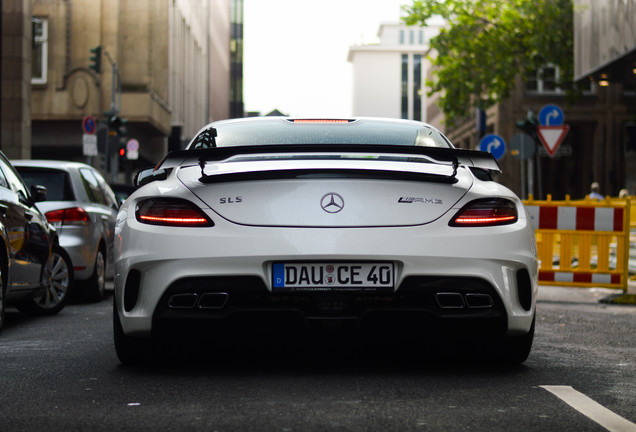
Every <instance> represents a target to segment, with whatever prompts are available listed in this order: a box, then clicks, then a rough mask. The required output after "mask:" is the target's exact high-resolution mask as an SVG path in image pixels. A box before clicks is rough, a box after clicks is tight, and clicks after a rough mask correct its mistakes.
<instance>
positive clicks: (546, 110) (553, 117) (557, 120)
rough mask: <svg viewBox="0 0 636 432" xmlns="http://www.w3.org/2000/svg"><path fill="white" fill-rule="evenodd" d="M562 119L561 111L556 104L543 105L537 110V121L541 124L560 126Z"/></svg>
mask: <svg viewBox="0 0 636 432" xmlns="http://www.w3.org/2000/svg"><path fill="white" fill-rule="evenodd" d="M563 120H564V118H563V111H561V108H559V107H558V106H556V105H553V104H548V105H545V106H544V107H543V108H541V111H539V123H540V124H541V126H561V125H562V124H563Z"/></svg>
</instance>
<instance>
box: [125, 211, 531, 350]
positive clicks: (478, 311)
mask: <svg viewBox="0 0 636 432" xmlns="http://www.w3.org/2000/svg"><path fill="white" fill-rule="evenodd" d="M215 224H216V225H215V226H214V227H211V228H205V229H193V228H172V227H171V228H170V229H165V228H163V227H155V226H150V225H142V224H139V223H138V222H136V220H135V219H134V216H132V217H127V216H126V215H125V214H122V213H121V212H120V222H119V224H118V227H117V230H116V236H115V244H116V260H115V278H114V282H115V301H116V307H117V311H118V313H119V317H120V319H121V324H122V328H123V331H124V333H125V334H127V335H130V336H139V337H148V336H150V335H151V334H152V333H153V332H155V331H159V330H161V331H164V330H168V329H170V328H171V327H174V328H178V327H179V326H181V325H182V324H183V325H184V326H186V327H188V326H190V328H194V329H197V328H198V327H202V328H206V329H209V331H213V330H215V328H218V329H219V330H221V331H223V330H225V329H228V328H232V327H233V326H237V327H239V328H240V327H241V326H247V327H250V326H252V327H254V328H256V327H258V328H267V326H268V325H269V324H268V321H273V322H274V324H276V323H282V325H279V326H278V327H283V328H286V329H291V330H295V329H307V328H312V326H314V325H316V324H315V323H320V322H323V323H324V322H332V323H333V322H341V323H348V324H338V325H342V326H351V327H353V328H356V329H364V328H374V327H378V326H383V327H386V328H391V327H396V326H397V327H399V325H397V324H396V323H399V322H400V321H403V322H405V323H406V324H407V325H403V326H402V327H416V328H421V329H423V330H422V331H426V332H429V333H435V332H436V331H438V330H437V329H438V328H441V327H450V328H453V326H457V327H458V328H462V329H464V330H465V331H472V329H480V327H481V326H482V324H484V326H483V327H481V330H482V331H484V332H495V333H498V334H506V335H509V336H513V335H521V334H526V333H527V332H528V331H529V330H530V327H531V325H532V320H533V317H534V313H535V298H536V293H537V261H536V255H535V250H534V247H535V244H534V236H533V233H534V231H533V229H532V227H531V226H530V225H529V224H528V223H527V221H526V220H521V221H520V222H519V223H517V224H514V225H507V226H500V227H487V228H479V229H461V228H451V227H448V226H447V225H445V224H444V222H442V223H439V224H436V226H435V227H433V226H432V225H431V226H415V227H396V228H360V229H342V228H303V229H293V228H284V227H282V228H274V227H246V226H240V225H235V224H232V223H229V222H227V221H224V220H222V219H219V218H217V219H215ZM290 261H306V262H334V261H339V262H352V261H358V262H378V261H382V262H387V261H390V262H393V263H394V268H395V287H396V288H395V290H394V292H391V293H389V295H385V294H379V293H375V294H374V293H371V294H364V295H362V294H360V295H352V294H351V293H342V292H327V293H323V294H320V293H305V294H300V293H288V294H284V293H277V292H272V285H273V283H272V282H273V273H272V264H273V263H274V262H290ZM220 293H225V294H226V295H222V294H220ZM444 293H447V294H446V295H442V296H440V294H444ZM175 295H179V296H181V295H185V296H183V297H176V298H175V297H174V296H175ZM187 295H190V296H189V297H188V296H187ZM486 296H487V297H488V298H490V300H487V298H486ZM222 297H224V298H222ZM171 299H172V300H171ZM171 301H173V302H175V304H179V303H182V305H183V306H188V305H190V306H188V307H183V308H175V307H172V308H171V307H169V304H170V302H171ZM201 301H203V307H200V306H201ZM440 301H441V302H447V303H449V305H450V306H451V307H442V306H440ZM489 301H492V305H491V306H489V307H488V308H481V307H478V306H479V305H480V304H481V303H483V302H489ZM215 302H222V303H223V304H222V307H218V305H217V304H216V303H215ZM459 302H461V306H462V307H452V306H453V305H455V304H456V303H459ZM323 303H324V304H323ZM321 304H322V306H321ZM215 305H216V306H215ZM471 305H472V306H471ZM330 307H331V310H330ZM405 317H411V318H408V319H407V318H405ZM413 317H416V318H413ZM413 322H415V323H416V324H417V322H421V323H422V324H421V325H419V324H418V325H414V324H413ZM244 323H246V324H245V325H244ZM455 323H456V324H455ZM442 324H443V325H442ZM328 325H331V324H328Z"/></svg>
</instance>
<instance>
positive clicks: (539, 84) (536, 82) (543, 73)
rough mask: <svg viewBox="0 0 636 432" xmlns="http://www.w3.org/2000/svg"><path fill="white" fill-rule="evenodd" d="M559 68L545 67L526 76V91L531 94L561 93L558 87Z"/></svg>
mask: <svg viewBox="0 0 636 432" xmlns="http://www.w3.org/2000/svg"><path fill="white" fill-rule="evenodd" d="M559 78H560V77H559V68H558V67H556V66H554V65H547V66H544V67H542V68H539V69H538V70H536V71H533V72H531V73H529V74H528V75H527V76H526V90H527V91H529V92H533V93H551V94H554V93H563V90H562V89H561V87H559V86H558V84H557V83H558V81H559Z"/></svg>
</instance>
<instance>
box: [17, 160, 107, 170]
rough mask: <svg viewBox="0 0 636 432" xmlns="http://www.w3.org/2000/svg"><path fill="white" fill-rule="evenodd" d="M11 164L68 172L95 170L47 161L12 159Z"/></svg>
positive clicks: (58, 161)
mask: <svg viewBox="0 0 636 432" xmlns="http://www.w3.org/2000/svg"><path fill="white" fill-rule="evenodd" d="M11 163H12V164H13V165H14V166H16V167H42V168H56V169H63V170H66V171H68V170H69V169H79V168H89V169H93V170H95V168H94V167H92V166H90V165H88V164H85V163H82V162H73V161H61V160H48V159H14V160H11Z"/></svg>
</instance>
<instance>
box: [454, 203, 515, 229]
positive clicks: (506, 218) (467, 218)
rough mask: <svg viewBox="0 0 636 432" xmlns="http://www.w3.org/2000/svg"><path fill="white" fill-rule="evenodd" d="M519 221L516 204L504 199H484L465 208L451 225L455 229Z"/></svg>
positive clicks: (458, 213)
mask: <svg viewBox="0 0 636 432" xmlns="http://www.w3.org/2000/svg"><path fill="white" fill-rule="evenodd" d="M517 219H518V215H517V207H516V206H515V203H514V202H512V201H510V200H507V199H503V198H494V199H482V200H476V201H473V202H470V203H468V204H467V205H466V206H464V208H462V209H461V210H460V211H458V212H457V214H456V215H455V217H454V218H453V219H452V220H451V221H450V223H449V225H450V226H455V227H484V226H496V225H509V224H513V223H515V222H517Z"/></svg>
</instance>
